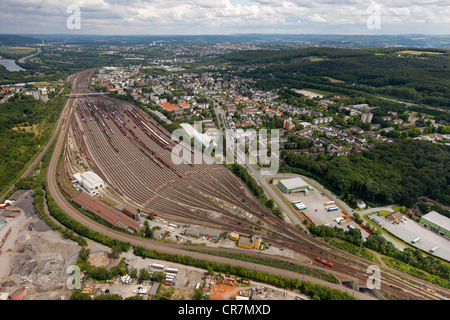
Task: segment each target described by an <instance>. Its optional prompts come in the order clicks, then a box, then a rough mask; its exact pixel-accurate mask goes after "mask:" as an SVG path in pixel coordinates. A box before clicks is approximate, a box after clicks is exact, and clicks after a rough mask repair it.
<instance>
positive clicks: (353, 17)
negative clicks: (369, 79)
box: [0, 0, 450, 35]
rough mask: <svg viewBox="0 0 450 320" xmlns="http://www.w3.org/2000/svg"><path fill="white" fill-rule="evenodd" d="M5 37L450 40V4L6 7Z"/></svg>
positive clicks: (9, 0) (384, 0) (88, 2)
mask: <svg viewBox="0 0 450 320" xmlns="http://www.w3.org/2000/svg"><path fill="white" fill-rule="evenodd" d="M1 7H2V8H1V10H0V33H4V34H96V35H131V34H136V35H196V34H202V35H206V34H220V35H228V34H246V33H265V34H361V35H387V34H415V33H417V34H450V0H377V1H372V0H366V1H357V0H316V1H311V0H286V1H278V0H214V1H213V0H165V1H161V0H127V1H122V0H1Z"/></svg>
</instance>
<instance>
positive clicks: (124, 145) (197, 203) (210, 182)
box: [47, 72, 448, 299]
mask: <svg viewBox="0 0 450 320" xmlns="http://www.w3.org/2000/svg"><path fill="white" fill-rule="evenodd" d="M88 80H89V72H85V73H81V74H80V76H78V77H76V80H75V81H76V82H80V81H88ZM74 87H75V88H76V89H74V91H85V90H86V89H83V87H79V86H74ZM75 93H77V92H75ZM84 99H87V98H84ZM103 99H106V98H103ZM74 101H76V99H70V101H69V102H68V104H67V106H66V109H67V110H65V112H66V113H68V115H69V116H68V117H65V118H62V119H66V120H65V121H61V122H60V123H59V124H58V125H59V126H61V128H60V132H61V133H62V134H61V135H60V137H59V139H58V142H57V146H56V148H55V153H54V154H53V157H52V160H51V163H50V167H49V170H48V177H47V178H48V183H49V192H50V194H51V195H52V197H53V198H54V199H55V201H56V203H57V204H58V206H60V207H61V208H62V209H63V210H64V211H65V212H66V213H67V214H68V215H69V216H70V217H71V218H72V219H75V220H77V221H79V222H81V223H83V224H84V225H86V226H88V227H89V228H91V229H92V230H96V231H99V232H102V234H108V235H110V236H112V237H115V238H117V239H120V240H123V241H128V242H130V243H132V244H133V245H140V246H144V247H151V248H155V249H156V250H160V251H164V252H171V253H173V252H177V253H180V254H189V255H192V256H194V255H195V256H201V257H203V258H206V259H209V260H214V259H219V258H218V257H215V258H212V256H208V255H206V254H201V253H192V252H189V251H186V250H183V249H182V248H183V247H184V246H180V245H176V244H165V243H158V242H157V241H152V240H148V239H142V238H138V237H136V236H133V235H129V234H124V233H120V232H117V231H114V230H111V229H109V228H107V227H105V226H103V225H101V224H97V223H95V222H94V221H92V220H90V219H88V218H87V217H85V216H83V215H82V214H80V213H79V212H77V211H76V210H75V209H74V208H73V207H71V205H70V204H69V203H67V201H66V200H65V198H64V197H62V195H61V194H60V192H59V191H58V188H57V183H56V177H55V172H56V163H57V158H58V155H59V153H58V152H60V150H61V148H62V145H63V144H64V138H65V133H66V132H67V129H68V126H69V124H71V125H72V127H73V128H77V130H76V131H77V132H78V134H79V137H78V139H77V140H78V141H84V143H85V147H86V148H87V149H88V150H87V152H88V154H90V155H91V160H90V162H92V163H93V164H94V163H95V164H98V163H102V164H103V165H104V166H110V167H108V170H105V169H103V170H102V173H101V174H103V175H104V178H105V180H106V181H108V182H109V183H110V184H111V186H113V187H114V189H117V190H121V194H123V195H125V197H126V199H127V200H128V201H130V202H133V203H134V202H136V203H138V204H139V205H141V206H143V207H144V208H145V207H151V208H149V209H151V210H154V209H155V208H156V209H157V211H158V210H161V212H164V211H163V209H166V210H168V209H167V208H169V210H170V214H168V215H167V216H168V217H170V218H173V219H178V221H183V222H185V223H187V222H189V223H190V222H192V223H194V222H195V223H199V224H202V225H208V226H212V227H216V228H217V227H218V226H221V225H222V226H224V227H226V226H228V227H231V228H232V230H237V231H241V232H246V233H248V230H249V229H248V228H249V227H251V226H252V223H248V222H246V221H244V220H242V219H239V218H236V216H234V215H232V214H230V213H229V212H228V211H227V210H223V209H220V208H218V207H217V206H215V205H213V204H210V203H207V201H206V200H207V199H206V198H205V197H204V196H199V193H198V191H197V193H195V192H194V191H193V190H192V185H191V184H192V183H193V182H194V181H195V180H194V179H198V181H201V183H198V184H199V185H201V186H198V185H197V186H196V187H197V188H198V190H200V191H201V192H203V193H205V194H207V193H208V192H210V194H213V195H214V196H216V197H217V198H220V199H221V197H224V199H230V200H232V201H237V200H239V196H241V194H242V191H245V192H246V193H247V196H246V199H248V202H247V201H246V202H245V203H242V201H241V202H238V203H239V206H241V205H242V207H243V208H245V209H246V210H248V211H249V212H252V213H253V214H255V216H257V217H261V218H264V219H263V220H262V221H264V224H265V225H264V228H262V230H263V231H265V232H271V233H270V234H269V235H268V236H267V238H269V239H270V241H271V242H272V243H274V244H277V245H279V246H283V247H284V248H287V249H292V250H293V251H295V252H298V253H300V254H303V255H304V256H306V257H309V258H310V259H311V260H314V259H315V258H316V257H317V256H318V255H320V254H324V253H326V255H327V256H330V257H332V258H331V259H329V258H328V257H327V260H331V262H333V264H334V266H333V272H334V273H335V274H336V275H337V276H338V278H340V279H345V278H346V277H347V278H349V279H357V280H358V282H359V283H361V284H363V283H364V282H365V279H367V275H366V274H365V270H366V268H367V266H369V265H370V264H371V262H369V261H366V260H364V259H361V258H359V257H355V256H352V260H353V263H349V262H347V260H349V254H348V253H347V252H344V251H341V250H337V249H335V248H333V247H330V246H329V245H327V244H326V243H324V242H322V241H320V240H319V239H315V238H311V237H309V236H306V235H305V234H303V232H302V231H300V230H299V229H297V228H296V227H294V226H292V225H288V224H284V223H280V220H277V219H278V218H276V217H275V216H273V215H271V214H270V212H268V211H263V214H261V212H260V211H258V210H259V209H260V208H261V207H260V206H259V205H258V203H256V202H257V200H256V199H254V198H252V197H251V195H250V193H249V191H248V190H246V188H245V186H242V182H241V181H240V180H239V179H238V178H237V177H235V176H234V175H232V174H231V175H230V174H229V173H230V172H227V171H226V170H228V169H226V168H225V167H223V166H222V167H220V165H213V166H212V167H211V168H208V169H205V168H203V167H202V166H197V165H195V166H190V165H188V164H186V165H181V166H180V167H179V168H177V170H179V172H180V174H182V175H183V178H181V179H180V178H179V177H177V176H176V175H174V172H173V171H171V170H170V169H169V168H161V167H160V166H158V165H157V164H156V163H155V162H153V161H152V160H151V159H150V158H149V157H148V154H144V153H143V152H142V151H141V150H140V149H139V148H137V145H136V143H131V142H132V139H131V138H130V137H129V136H125V135H124V134H123V133H122V132H120V134H119V131H118V130H114V134H113V133H111V135H110V138H108V137H107V135H106V134H105V132H104V131H103V130H102V129H101V125H99V122H96V123H97V124H96V125H94V124H91V122H95V121H98V120H89V121H88V120H87V119H86V122H85V121H84V120H83V119H82V117H81V115H79V111H78V114H77V110H76V108H74V106H73V103H74ZM122 116H123V117H124V118H123V120H125V121H126V122H125V123H131V119H128V118H127V117H126V115H125V114H122ZM141 116H142V117H144V116H143V115H141ZM128 120H130V121H128ZM146 120H147V121H146V123H147V124H148V125H149V127H150V128H152V129H155V132H158V131H156V130H159V132H161V137H164V136H165V137H168V134H167V133H166V134H165V135H164V131H162V130H161V128H159V129H158V126H157V125H156V123H154V122H153V121H151V119H150V118H147V119H146ZM102 121H105V126H104V127H103V128H104V129H105V130H106V129H107V128H108V126H109V128H114V126H115V124H114V122H113V120H112V119H110V117H109V116H108V117H107V118H106V119H102ZM135 124H136V123H135ZM132 130H133V131H134V132H135V134H136V137H137V138H138V139H140V140H142V141H143V142H144V143H146V142H148V144H147V145H148V146H149V147H150V149H151V150H154V151H155V153H156V152H158V154H159V155H160V157H161V159H163V160H164V161H169V156H170V152H169V151H167V149H164V148H162V147H161V145H159V144H158V143H157V142H156V141H154V140H153V139H151V138H150V137H149V136H148V135H146V133H145V132H144V131H142V130H138V126H136V128H134V125H133V127H132ZM147 139H148V140H147ZM108 140H110V141H108ZM167 141H169V140H167ZM111 142H113V143H114V146H115V147H116V148H117V149H118V150H119V151H118V152H117V151H115V150H114V148H113V147H112V144H111ZM169 144H170V143H169ZM170 146H171V147H173V142H172V144H170ZM58 150H59V151H58ZM107 150H109V151H107ZM121 153H125V154H126V155H127V156H128V158H133V160H130V159H129V161H128V162H126V161H124V159H123V158H121V157H119V156H118V155H121ZM99 167H100V168H102V166H101V165H99ZM143 167H145V168H147V170H148V168H151V172H152V173H154V174H152V175H151V180H152V183H153V182H156V183H160V184H161V183H164V184H165V185H166V186H167V185H169V187H166V188H163V187H160V188H159V189H158V188H152V187H149V186H148V185H147V184H146V183H142V182H141V183H139V181H141V180H142V178H143V175H142V174H140V173H142V171H140V170H142V168H143ZM130 171H131V173H130ZM169 174H170V178H168V177H169ZM238 180H239V181H238ZM173 182H176V183H177V185H176V186H170V183H173ZM218 182H219V183H222V184H221V186H223V188H221V189H220V190H217V189H216V187H217V185H218ZM236 185H237V186H239V187H236ZM144 191H145V192H144ZM195 195H196V196H197V197H198V198H195V199H193V198H192V197H193V196H195ZM174 196H175V197H176V198H177V201H174V200H171V199H170V198H171V197H174ZM151 197H155V199H157V201H156V200H151V201H149V198H151ZM177 202H178V203H177ZM187 208H189V209H188V210H187ZM205 208H206V209H205ZM196 209H200V210H201V211H202V214H195V215H189V214H192V210H196ZM208 210H214V211H216V212H220V214H222V215H223V216H224V218H225V219H226V220H225V219H224V220H225V223H222V222H221V221H212V220H211V218H210V217H208V215H207V214H206V213H207V212H208ZM205 212H206V213H205ZM187 213H188V214H187ZM238 222H241V225H240V226H239V225H238ZM233 223H236V225H234V224H233ZM235 226H236V227H235ZM202 249H204V250H209V251H211V250H213V251H219V252H236V251H235V250H231V249H225V248H202ZM248 254H250V255H252V254H255V253H253V252H248ZM277 258H278V257H277ZM283 259H284V258H283ZM219 260H220V259H219ZM231 260H232V259H231ZM288 260H289V259H288ZM220 261H230V259H222V260H220ZM289 261H290V262H291V263H296V264H299V265H301V264H300V263H299V262H298V261H295V260H292V259H290V260H289ZM233 263H234V262H233ZM303 265H305V266H309V267H313V268H317V269H321V270H327V269H326V268H325V269H324V267H323V266H319V265H316V264H315V263H314V262H312V264H311V263H309V264H308V263H307V264H303ZM252 266H253V267H254V268H255V269H257V270H262V269H263V268H262V267H261V266H260V265H257V264H252ZM271 270H273V271H274V272H277V273H280V272H282V271H281V270H280V269H278V271H276V270H277V269H276V268H273V269H271ZM327 271H330V270H329V269H328V270H327ZM283 272H284V271H283ZM390 272H392V270H390ZM392 273H393V274H396V273H395V272H392ZM401 276H402V277H405V275H403V274H402V275H401ZM405 278H409V277H405ZM411 278H412V277H411ZM383 283H385V284H386V285H385V286H393V287H396V288H401V290H404V292H408V295H409V297H411V298H418V299H436V296H434V295H431V294H429V293H427V292H424V290H423V289H421V288H417V286H414V285H413V284H411V283H409V282H408V281H405V280H403V279H401V278H400V277H399V276H398V275H391V274H389V273H387V274H386V275H385V276H384V277H383ZM385 290H386V291H387V292H389V293H394V294H395V293H397V294H398V292H397V291H396V290H393V289H392V290H391V289H390V288H389V287H387V288H385ZM439 293H442V294H446V295H447V297H448V292H447V291H445V290H444V291H442V290H441V291H440V292H439ZM361 297H363V298H364V297H365V296H364V295H362V296H361Z"/></svg>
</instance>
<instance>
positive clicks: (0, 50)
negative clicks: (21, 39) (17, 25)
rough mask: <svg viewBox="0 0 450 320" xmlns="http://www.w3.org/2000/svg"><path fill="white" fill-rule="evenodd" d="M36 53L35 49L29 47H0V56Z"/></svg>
mask: <svg viewBox="0 0 450 320" xmlns="http://www.w3.org/2000/svg"><path fill="white" fill-rule="evenodd" d="M34 51H36V49H35V48H30V47H0V55H1V54H28V53H33V52H34Z"/></svg>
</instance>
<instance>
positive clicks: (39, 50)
mask: <svg viewBox="0 0 450 320" xmlns="http://www.w3.org/2000/svg"><path fill="white" fill-rule="evenodd" d="M39 53H41V48H38V49H37V52H36V53H33V54H30V55H29V56H26V57H23V58H20V59H19V63H24V62H25V60H27V59H29V58H31V57H34V56H35V55H38V54H39Z"/></svg>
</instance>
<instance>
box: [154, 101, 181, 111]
mask: <svg viewBox="0 0 450 320" xmlns="http://www.w3.org/2000/svg"><path fill="white" fill-rule="evenodd" d="M158 104H159V105H160V106H161V107H163V108H164V109H166V110H167V111H171V110H178V107H177V106H176V105H174V104H171V103H169V102H164V103H161V102H160V103H158Z"/></svg>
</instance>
